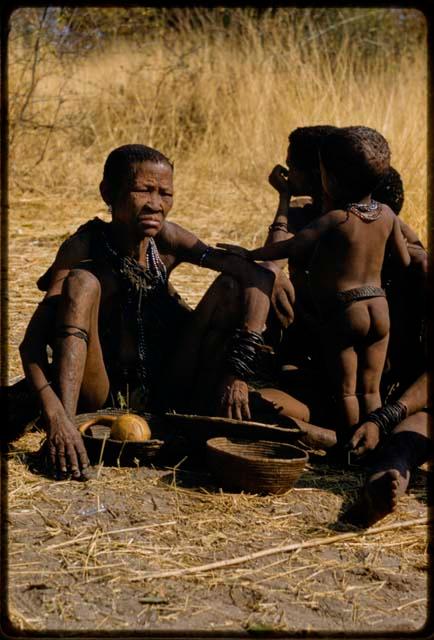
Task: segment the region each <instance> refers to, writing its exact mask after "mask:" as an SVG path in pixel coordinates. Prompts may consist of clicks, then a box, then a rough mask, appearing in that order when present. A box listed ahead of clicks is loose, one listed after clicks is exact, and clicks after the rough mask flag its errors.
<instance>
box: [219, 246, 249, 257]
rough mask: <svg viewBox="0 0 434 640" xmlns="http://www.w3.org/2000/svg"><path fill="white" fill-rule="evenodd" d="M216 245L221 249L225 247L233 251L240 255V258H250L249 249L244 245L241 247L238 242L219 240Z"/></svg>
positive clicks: (229, 251) (234, 253) (227, 250)
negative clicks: (228, 242)
mask: <svg viewBox="0 0 434 640" xmlns="http://www.w3.org/2000/svg"><path fill="white" fill-rule="evenodd" d="M216 246H217V247H218V248H219V249H225V251H226V252H227V253H231V254H233V255H234V256H239V257H240V258H244V259H245V260H250V251H249V249H244V247H240V246H238V245H237V244H226V243H225V242H218V243H217V245H216Z"/></svg>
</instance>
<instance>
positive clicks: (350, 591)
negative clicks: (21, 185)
mask: <svg viewBox="0 0 434 640" xmlns="http://www.w3.org/2000/svg"><path fill="white" fill-rule="evenodd" d="M78 205H80V206H78ZM78 205H77V206H74V207H72V205H71V203H69V208H68V216H69V211H70V210H72V209H74V210H76V211H77V212H78V214H77V215H76V217H75V218H73V217H71V216H69V217H68V216H67V215H66V213H65V212H63V213H59V206H60V205H59V202H58V201H57V200H54V199H53V201H50V200H48V199H47V197H46V196H45V195H44V196H43V197H41V200H40V202H38V201H37V200H36V199H35V198H33V199H32V200H31V201H28V200H27V201H26V199H23V201H22V202H18V201H12V207H13V212H14V215H13V217H11V222H10V247H9V282H10V285H9V299H10V303H9V375H10V378H13V377H14V376H16V375H18V374H20V373H21V366H20V362H19V356H18V344H19V342H20V340H21V339H22V336H23V333H24V330H25V326H26V324H27V322H28V320H29V318H30V315H31V313H32V311H33V309H34V307H35V304H36V303H37V301H38V300H39V299H40V296H41V294H40V292H38V291H37V289H36V287H35V281H36V278H37V277H38V276H39V275H40V274H41V273H42V272H43V271H44V269H45V268H46V267H47V266H48V265H49V264H50V262H51V260H52V258H53V255H54V253H55V249H56V247H57V246H58V245H59V244H60V241H61V240H62V238H64V237H65V235H66V234H67V233H68V232H69V231H71V230H72V229H74V228H76V226H78V224H80V223H81V222H83V221H84V220H86V219H87V218H88V217H90V216H89V215H88V214H87V213H86V212H89V211H90V212H92V213H93V212H96V211H98V208H97V206H96V205H95V203H93V202H90V201H87V202H85V203H78ZM53 212H57V213H56V215H53ZM62 215H63V218H62V219H63V220H64V221H65V224H64V225H63V226H62V225H61V224H60V223H59V216H60V217H61V216H62ZM35 221H37V223H38V224H35ZM180 222H181V223H183V220H182V219H181V220H180ZM203 224H204V225H205V222H204V223H203ZM59 229H62V231H61V232H59ZM204 229H205V226H204ZM195 230H196V232H198V233H201V228H200V225H199V227H198V228H197V229H195ZM221 234H222V236H224V237H230V234H229V233H227V232H226V231H225V230H223V231H221ZM201 235H202V237H205V238H206V237H207V236H206V234H205V233H201ZM209 239H210V240H212V238H211V236H209ZM199 272H201V273H199ZM175 275H176V278H174V283H175V285H176V286H177V288H178V289H179V291H180V292H181V294H182V295H184V296H185V297H186V298H187V300H188V301H189V302H190V304H192V305H194V304H195V303H196V302H197V300H198V299H199V298H200V296H201V295H202V293H203V292H204V290H205V288H206V285H207V284H208V283H209V282H210V281H211V280H212V279H213V277H214V275H213V274H212V273H210V272H205V271H204V270H199V269H197V268H194V267H189V268H188V269H185V270H184V271H183V270H182V269H181V270H180V273H179V275H178V274H175ZM41 438H42V436H41V434H39V433H30V434H27V435H26V436H24V437H23V438H22V439H21V440H19V441H18V442H16V443H15V445H14V451H13V452H11V454H10V455H9V458H8V460H7V469H6V471H7V482H6V483H5V484H4V494H3V495H6V494H7V498H5V499H4V500H3V507H4V509H5V512H4V515H5V523H6V526H7V535H6V537H5V538H4V540H3V542H4V548H3V551H4V556H3V557H4V568H5V569H6V570H7V573H6V574H5V578H6V583H7V586H8V589H7V593H6V600H7V604H8V610H7V612H6V613H7V615H8V617H9V619H10V621H11V624H12V625H13V629H10V630H9V631H11V632H12V631H14V633H15V634H18V635H20V634H21V633H22V632H24V631H25V632H26V633H27V634H30V635H32V633H33V632H35V633H37V632H49V633H51V634H52V635H54V636H56V635H59V634H60V633H61V632H63V631H68V632H77V633H79V632H80V633H81V632H94V633H96V632H98V633H105V632H107V633H108V632H114V633H115V634H116V633H121V632H122V633H126V634H128V633H133V632H135V633H140V634H144V635H145V634H152V633H155V634H162V635H164V634H166V633H167V634H169V633H172V634H175V633H180V634H181V633H183V632H186V633H187V632H188V633H190V634H193V633H196V634H198V635H201V634H203V633H205V632H215V633H219V634H220V633H223V632H224V633H226V634H232V635H242V634H249V635H251V634H256V635H257V634H261V633H269V632H271V630H273V631H275V632H281V633H288V634H293V633H306V632H308V631H312V632H320V631H322V632H324V633H327V634H332V633H337V632H341V631H347V632H363V633H364V632H367V633H373V634H375V635H379V634H381V633H382V632H383V631H386V632H390V633H393V634H396V635H397V637H399V636H400V633H401V632H404V631H415V630H419V629H421V628H422V627H423V625H424V624H425V621H426V617H427V593H428V591H427V578H428V555H427V553H428V544H427V526H426V524H420V523H419V524H412V525H409V526H406V527H401V526H400V523H405V522H408V521H413V520H415V519H416V520H418V519H422V520H425V519H426V518H427V513H428V507H427V492H426V477H427V476H426V473H424V472H422V471H421V472H420V474H419V475H418V476H417V477H416V478H415V480H414V482H413V483H412V485H411V488H410V492H409V495H407V496H406V497H405V498H404V499H402V501H401V502H400V505H399V509H398V511H397V512H396V513H394V514H392V515H390V516H388V517H387V518H385V519H384V520H383V521H382V522H381V523H380V525H381V526H383V525H386V526H389V525H390V526H394V527H396V528H391V529H387V530H385V531H383V530H381V529H380V530H379V531H378V532H376V533H370V532H369V531H368V532H359V531H354V533H355V536H354V537H352V538H350V539H346V538H344V539H338V540H337V541H335V542H334V543H333V544H324V543H322V544H316V545H314V546H311V547H309V548H300V549H298V550H293V551H292V552H287V553H282V552H279V553H272V554H270V555H267V556H264V557H262V558H259V559H253V560H246V561H244V562H240V563H238V564H232V565H229V566H226V567H223V568H219V569H214V570H211V571H202V570H201V569H200V567H201V566H202V565H205V564H208V563H212V562H214V561H218V560H229V559H232V558H236V557H239V556H245V555H246V554H250V553H252V552H256V551H260V550H264V549H273V548H275V547H279V546H281V545H288V544H292V543H301V542H306V541H310V542H314V541H316V540H318V539H323V538H327V537H328V536H336V535H337V534H339V533H345V532H347V533H348V532H350V531H352V530H350V529H349V528H344V527H341V528H339V527H338V526H337V525H336V520H337V518H338V515H339V512H340V510H341V507H342V505H343V503H345V504H346V503H347V502H349V501H350V500H352V499H353V498H354V497H355V495H356V494H357V491H358V489H359V487H360V486H361V483H362V477H361V476H360V474H359V473H355V472H354V473H353V472H351V473H350V472H348V471H346V472H342V471H338V470H336V469H331V468H328V467H326V466H324V465H323V464H320V463H315V464H313V463H310V465H309V466H308V468H307V469H306V471H305V473H304V474H303V475H302V476H301V477H300V479H299V480H298V482H297V483H296V485H295V487H294V488H293V489H291V490H290V491H288V492H287V493H286V494H284V495H280V496H257V495H247V494H243V493H228V492H224V491H221V490H220V488H219V486H218V483H216V481H215V480H214V479H213V477H212V476H211V475H210V474H209V472H208V471H207V468H206V467H202V469H201V468H200V467H199V468H196V469H195V470H194V471H189V472H188V471H187V470H186V469H185V464H187V463H188V460H187V461H186V462H184V466H183V465H181V466H179V467H178V468H177V469H174V467H173V466H172V467H169V468H168V467H166V468H153V467H138V468H117V467H110V468H109V467H104V466H102V467H96V468H95V469H94V477H93V478H92V479H91V480H89V481H88V482H86V483H80V482H72V481H62V482H56V481H54V480H52V479H50V478H48V477H46V476H45V475H43V474H41V473H40V472H38V469H33V462H32V456H31V455H30V454H31V453H32V452H35V451H36V450H37V449H38V448H39V445H40V441H41ZM179 462H180V461H179ZM175 466H176V464H175ZM185 568H191V569H192V571H191V573H188V574H182V575H178V576H177V575H169V576H166V577H161V576H160V577H158V574H160V573H161V572H166V571H171V572H172V571H180V570H182V569H185ZM194 568H196V569H194Z"/></svg>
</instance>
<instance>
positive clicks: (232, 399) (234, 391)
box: [219, 375, 251, 420]
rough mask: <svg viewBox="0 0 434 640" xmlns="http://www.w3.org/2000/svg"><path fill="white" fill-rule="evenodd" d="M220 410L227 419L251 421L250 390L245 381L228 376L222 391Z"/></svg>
mask: <svg viewBox="0 0 434 640" xmlns="http://www.w3.org/2000/svg"><path fill="white" fill-rule="evenodd" d="M219 395H220V397H219V402H220V410H221V413H222V415H224V416H225V417H226V418H236V419H237V420H250V419H251V415H250V407H249V388H248V386H247V384H246V383H245V382H244V380H238V379H237V378H236V377H235V376H233V375H226V376H225V378H224V379H223V382H222V386H221V389H220V394H219Z"/></svg>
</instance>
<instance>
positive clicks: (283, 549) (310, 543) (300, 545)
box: [143, 518, 431, 580]
mask: <svg viewBox="0 0 434 640" xmlns="http://www.w3.org/2000/svg"><path fill="white" fill-rule="evenodd" d="M429 522H431V520H427V519H426V518H417V519H415V520H407V521H404V522H395V523H393V524H386V525H382V526H380V527H374V528H372V529H367V530H366V531H350V532H348V533H340V534H339V535H336V536H328V537H326V538H316V539H314V540H305V541H304V542H295V543H293V544H289V545H284V546H280V547H274V548H272V549H262V550H261V551H257V552H255V553H249V554H248V555H245V556H239V557H238V558H231V559H229V560H220V561H218V562H211V563H209V564H205V565H201V566H197V567H189V568H184V569H179V570H178V571H162V572H160V573H154V574H148V575H146V574H145V575H144V576H143V578H144V579H145V580H152V579H154V578H170V577H172V578H173V577H175V576H182V575H186V574H188V573H200V572H203V571H213V570H214V569H223V568H225V567H230V566H233V565H235V564H242V563H243V562H249V561H250V560H255V559H257V558H263V557H265V556H269V555H274V554H275V553H288V552H290V551H297V550H298V549H308V548H310V547H316V546H321V545H326V544H333V543H335V542H343V541H344V540H350V539H351V538H357V537H362V536H367V535H374V534H377V533H382V532H383V531H390V530H392V529H405V528H406V527H414V526H420V525H427V524H429ZM317 573H318V572H315V573H314V574H312V576H313V575H316V574H317Z"/></svg>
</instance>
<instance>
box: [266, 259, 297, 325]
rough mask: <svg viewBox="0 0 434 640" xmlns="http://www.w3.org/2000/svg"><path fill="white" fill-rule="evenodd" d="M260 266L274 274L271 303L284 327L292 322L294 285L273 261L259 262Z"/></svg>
mask: <svg viewBox="0 0 434 640" xmlns="http://www.w3.org/2000/svg"><path fill="white" fill-rule="evenodd" d="M261 267H265V268H266V269H268V270H269V271H272V272H273V273H274V275H275V279H274V286H273V291H272V293H271V304H272V306H273V309H274V311H275V313H276V316H277V318H278V320H279V322H280V323H281V325H282V326H283V327H284V328H285V329H286V328H287V327H289V325H290V324H292V323H293V322H294V304H295V291H294V286H293V284H292V282H291V280H290V279H289V276H288V275H287V274H286V273H285V272H284V271H283V269H281V268H280V267H279V266H278V265H276V264H275V263H274V262H261Z"/></svg>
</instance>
